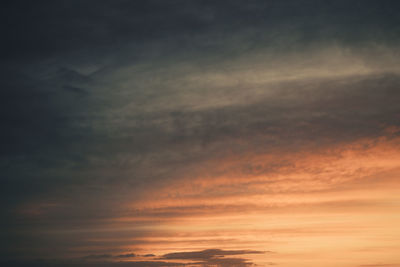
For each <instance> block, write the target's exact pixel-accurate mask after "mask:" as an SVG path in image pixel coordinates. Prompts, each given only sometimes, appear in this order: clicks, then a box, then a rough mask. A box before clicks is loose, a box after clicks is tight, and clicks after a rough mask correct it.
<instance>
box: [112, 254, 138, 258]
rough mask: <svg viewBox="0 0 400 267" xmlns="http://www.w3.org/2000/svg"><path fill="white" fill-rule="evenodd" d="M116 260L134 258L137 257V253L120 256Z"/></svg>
mask: <svg viewBox="0 0 400 267" xmlns="http://www.w3.org/2000/svg"><path fill="white" fill-rule="evenodd" d="M115 257H116V258H134V257H136V254H135V253H127V254H120V255H117V256H115Z"/></svg>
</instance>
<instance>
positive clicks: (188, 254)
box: [161, 249, 265, 260]
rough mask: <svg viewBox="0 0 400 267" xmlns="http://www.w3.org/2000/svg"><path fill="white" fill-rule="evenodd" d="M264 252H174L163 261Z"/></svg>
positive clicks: (260, 252) (209, 250)
mask: <svg viewBox="0 0 400 267" xmlns="http://www.w3.org/2000/svg"><path fill="white" fill-rule="evenodd" d="M262 253H265V252H263V251H255V250H222V249H206V250H201V251H190V252H174V253H168V254H165V255H163V256H162V257H161V258H162V259H168V260H172V259H179V260H184V259H188V260H209V259H212V258H218V257H221V256H222V257H223V256H230V255H243V254H262Z"/></svg>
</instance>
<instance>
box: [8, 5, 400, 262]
mask: <svg viewBox="0 0 400 267" xmlns="http://www.w3.org/2000/svg"><path fill="white" fill-rule="evenodd" d="M1 5H2V8H1V11H0V12H1V13H0V15H1V20H2V23H1V24H0V25H1V26H0V27H1V35H2V40H3V41H2V42H1V44H0V46H1V49H0V58H1V63H0V75H1V79H0V111H1V131H0V147H1V149H0V168H1V170H2V171H1V172H2V174H1V189H0V198H1V210H2V216H1V217H2V218H3V219H2V220H1V222H0V227H1V241H0V249H1V257H2V258H3V259H5V260H11V261H9V262H8V263H7V266H28V265H26V264H25V265H24V263H22V262H21V263H19V262H18V261H17V262H16V261H14V260H21V259H24V258H26V259H32V258H36V257H44V255H47V256H48V258H57V257H62V256H63V251H65V249H68V248H71V247H74V246H79V245H80V241H79V240H78V239H75V240H69V239H68V238H66V239H61V240H60V239H58V238H57V237H56V236H43V237H38V234H37V233H38V232H40V231H41V230H43V229H47V230H49V229H53V228H54V229H57V228H58V227H61V228H63V227H67V228H68V227H72V228H75V227H78V228H79V227H80V226H82V227H90V226H91V225H95V224H96V220H102V219H104V218H108V217H112V216H115V215H116V214H118V212H119V211H118V210H115V208H114V207H115V206H116V204H118V203H122V202H123V201H125V199H126V198H127V197H128V196H129V197H130V198H132V195H133V196H134V197H136V198H140V197H141V196H143V195H145V194H146V192H147V191H146V190H148V189H149V187H150V186H149V185H151V187H157V185H158V184H160V186H161V185H162V184H163V183H168V182H170V181H171V179H173V178H172V177H179V176H180V175H181V174H182V173H184V172H186V170H187V169H189V168H191V167H194V165H195V164H199V163H200V164H201V162H203V161H205V160H206V159H207V160H208V159H209V158H215V159H219V158H223V157H224V156H225V154H224V153H228V151H229V152H232V151H233V152H235V153H241V152H243V151H248V150H251V151H255V152H254V153H264V152H268V151H270V150H273V149H274V148H285V149H289V150H290V149H291V150H296V149H300V148H301V147H304V146H308V145H310V144H311V145H318V146H319V145H329V144H332V143H341V142H349V141H352V140H356V139H357V138H360V137H377V136H379V135H380V134H381V133H382V130H383V129H384V128H385V127H387V126H399V125H400V115H399V114H400V108H399V105H398V103H400V90H399V88H400V76H399V72H397V71H398V70H399V68H398V64H397V63H396V59H397V58H398V56H399V51H398V48H397V47H398V45H399V36H400V31H399V30H400V27H399V25H400V17H399V16H398V12H397V11H398V10H399V7H400V6H399V2H398V1H218V2H216V1H121V0H117V1H91V0H88V1H45V0H43V1H21V0H17V1H4V2H2V3H1ZM331 47H336V49H337V50H335V51H339V53H342V55H344V56H343V58H347V56H348V55H349V56H350V58H351V59H352V57H351V56H354V55H356V56H354V58H355V59H359V60H361V61H362V63H360V65H357V66H355V67H354V69H355V70H354V71H353V72H350V74H349V75H343V76H340V77H336V76H329V77H325V76H324V77H322V78H321V77H317V78H315V77H313V74H309V73H306V72H302V71H301V70H302V69H307V68H309V69H311V70H314V71H316V70H318V69H319V67H318V66H319V65H318V64H319V63H320V62H321V61H320V60H319V57H318V58H317V59H313V58H312V57H309V55H311V54H313V52H312V51H314V50H315V51H322V52H321V53H320V54H321V55H325V54H324V53H325V52H324V51H331V50H329V49H330V48H331ZM326 49H328V50H326ZM328 54H329V53H328ZM365 55H368V56H367V57H366V56H365ZM325 56H326V57H327V58H328V59H323V60H322V61H324V60H325V61H328V63H327V64H328V65H329V62H330V60H331V57H330V56H329V55H325ZM321 57H323V56H321ZM360 58H361V59H360ZM325 61H324V62H325ZM350 62H353V63H354V60H353V61H352V60H350ZM371 62H372V63H371ZM325 63H326V62H325ZM339 63H340V64H344V65H346V64H347V63H348V62H346V60H345V59H343V62H339ZM263 64H267V65H266V66H267V67H263V66H264V65H263ZM268 64H270V65H268ZM272 66H273V67H272ZM359 66H363V67H365V68H367V69H368V70H369V71H364V72H363V71H359ZM265 68H266V69H273V68H278V69H279V68H281V69H282V70H283V69H289V70H290V71H292V70H293V69H295V72H296V73H298V75H297V76H296V77H302V78H301V79H297V78H296V79H294V80H290V79H289V80H285V79H284V78H282V77H281V78H279V79H275V80H273V79H271V81H267V82H258V83H257V82H255V81H253V80H256V79H252V78H251V76H250V78H249V77H248V76H246V75H244V74H240V73H242V72H243V71H248V72H250V74H251V73H255V72H257V71H261V72H262V71H264V70H265ZM339 69H340V68H339ZM335 70H337V69H335ZM210 73H211V74H213V73H217V74H218V75H219V76H217V77H215V76H213V75H211V74H210ZM235 73H239V74H240V75H238V76H235V75H234V74H235ZM241 75H242V76H241ZM221 77H222V78H221ZM224 77H232V78H235V77H237V82H235V83H233V84H232V83H229V82H228V83H227V82H226V81H225V80H224V79H223V78H224ZM322 89H323V90H322ZM249 136H251V138H249ZM238 140H241V142H237V141H238ZM243 140H244V142H242V141H243ZM100 204H101V205H100ZM30 205H32V206H34V207H33V208H31V206H30ZM235 253H237V254H235ZM247 253H252V252H251V251H241V253H238V252H232V254H229V252H227V251H221V250H206V251H201V252H191V253H186V254H185V253H172V254H166V255H164V256H163V257H161V258H162V259H179V260H185V259H190V260H196V261H199V262H202V263H204V264H217V265H220V266H245V265H247V264H248V263H247V261H246V260H245V259H242V258H221V257H220V256H229V255H241V254H247ZM49 254H50V255H49ZM53 254H54V255H53ZM93 255H94V254H93ZM96 255H101V254H96ZM120 256H121V257H120V258H125V256H126V255H125V256H123V255H122V254H121V255H120ZM112 257H114V256H112ZM126 257H128V256H126ZM229 261H230V262H229ZM228 262H229V263H228ZM35 264H36V266H70V265H69V264H71V263H62V262H57V261H55V263H48V262H47V261H44V262H39V261H38V262H31V261H30V262H29V266H35ZM76 264H77V265H76V266H101V264H100V263H96V264H94V265H91V264H92V263H76ZM79 264H83V265H79ZM107 264H108V265H107ZM113 264H114V263H113ZM162 264H164V265H162ZM115 265H116V266H120V265H121V266H160V265H161V266H169V265H170V263H160V261H157V262H151V261H149V262H148V263H145V264H144V263H143V262H142V263H139V262H134V263H115ZM105 266H110V265H109V263H105Z"/></svg>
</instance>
